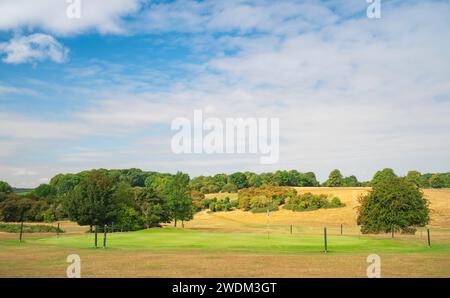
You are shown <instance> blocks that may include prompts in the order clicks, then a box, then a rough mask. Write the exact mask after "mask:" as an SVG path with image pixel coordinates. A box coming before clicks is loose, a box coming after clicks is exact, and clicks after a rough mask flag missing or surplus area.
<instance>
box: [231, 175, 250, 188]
mask: <svg viewBox="0 0 450 298" xmlns="http://www.w3.org/2000/svg"><path fill="white" fill-rule="evenodd" d="M228 183H231V184H234V185H236V187H237V188H238V189H242V188H246V187H248V181H247V176H245V174H244V173H241V172H236V173H233V174H231V175H230V176H228Z"/></svg>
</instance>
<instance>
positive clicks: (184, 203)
mask: <svg viewBox="0 0 450 298" xmlns="http://www.w3.org/2000/svg"><path fill="white" fill-rule="evenodd" d="M164 195H165V196H166V198H167V205H168V208H169V211H170V215H171V218H172V219H173V220H174V224H175V227H176V226H177V221H179V220H181V221H183V222H184V221H187V220H190V219H192V217H193V206H192V198H191V191H190V189H189V176H188V175H187V174H183V173H181V172H178V173H177V174H176V175H174V176H173V177H171V178H170V179H169V181H168V183H167V185H166V189H165V192H164Z"/></svg>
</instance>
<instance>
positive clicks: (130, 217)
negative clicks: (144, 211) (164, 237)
mask: <svg viewBox="0 0 450 298" xmlns="http://www.w3.org/2000/svg"><path fill="white" fill-rule="evenodd" d="M115 220H116V221H115V222H114V225H115V226H116V227H119V228H120V229H121V230H125V231H136V230H140V229H142V228H143V226H144V221H143V218H142V217H141V216H139V214H138V212H137V211H136V210H135V209H134V208H132V207H129V206H126V205H120V206H118V208H117V215H116V218H115ZM101 226H103V225H101Z"/></svg>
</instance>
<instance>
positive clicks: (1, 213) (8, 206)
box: [0, 194, 34, 222]
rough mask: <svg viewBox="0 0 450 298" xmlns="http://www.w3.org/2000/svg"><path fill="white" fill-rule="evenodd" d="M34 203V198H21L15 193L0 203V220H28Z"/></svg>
mask: <svg viewBox="0 0 450 298" xmlns="http://www.w3.org/2000/svg"><path fill="white" fill-rule="evenodd" d="M33 204H34V202H33V200H31V199H29V198H20V197H18V196H16V195H14V194H12V195H10V196H8V197H7V198H6V200H4V201H3V202H1V203H0V221H4V222H20V221H26V220H27V219H28V218H29V215H28V213H29V212H30V210H31V209H32V208H33Z"/></svg>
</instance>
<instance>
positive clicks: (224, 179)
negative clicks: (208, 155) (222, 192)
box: [213, 174, 228, 188]
mask: <svg viewBox="0 0 450 298" xmlns="http://www.w3.org/2000/svg"><path fill="white" fill-rule="evenodd" d="M213 183H214V184H216V185H217V186H219V187H220V188H222V187H223V186H224V185H225V184H227V183H228V175H227V174H217V175H215V176H214V177H213Z"/></svg>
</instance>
